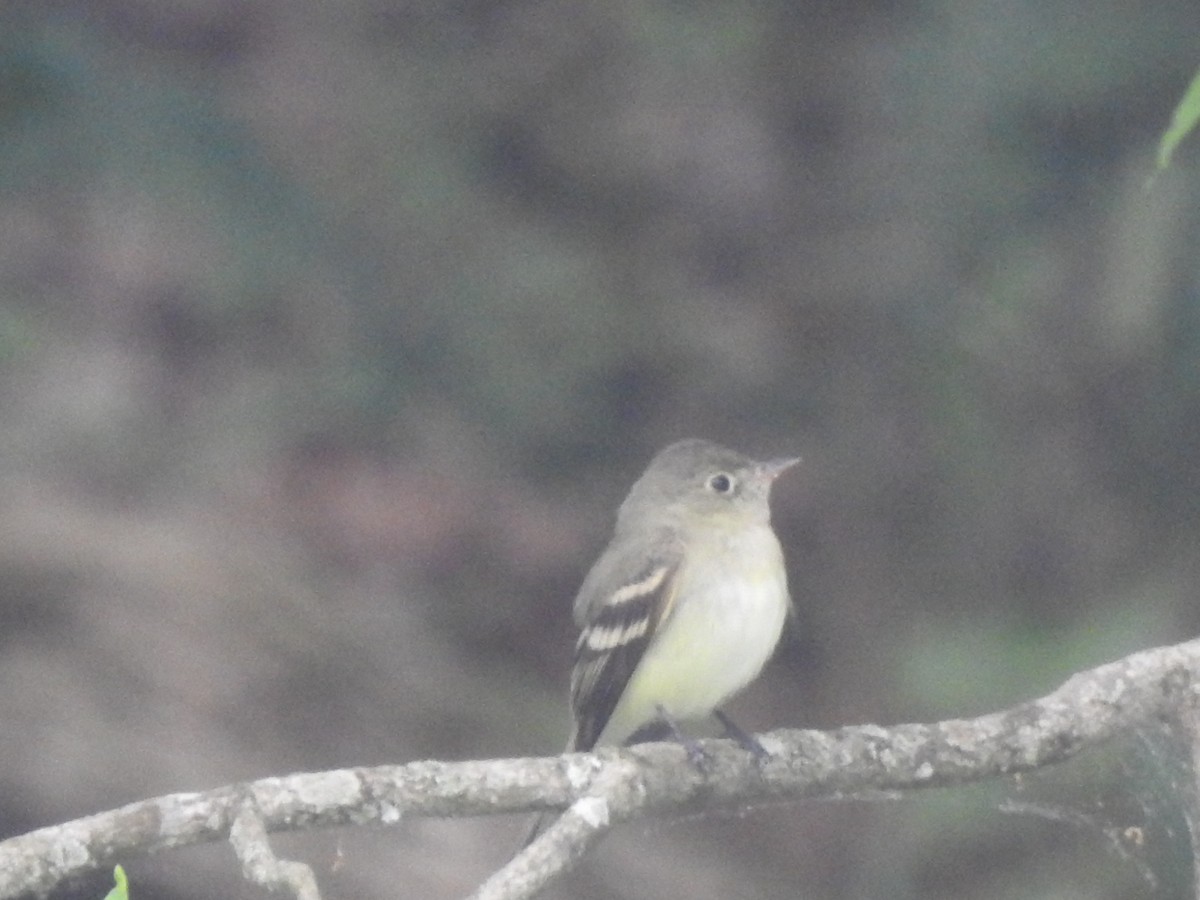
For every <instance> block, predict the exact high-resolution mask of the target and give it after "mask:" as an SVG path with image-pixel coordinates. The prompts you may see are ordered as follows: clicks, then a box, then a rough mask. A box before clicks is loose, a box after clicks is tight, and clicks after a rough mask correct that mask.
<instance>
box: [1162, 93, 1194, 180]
mask: <svg viewBox="0 0 1200 900" xmlns="http://www.w3.org/2000/svg"><path fill="white" fill-rule="evenodd" d="M1197 122H1200V70H1197V72H1196V74H1195V76H1194V77H1193V78H1192V83H1191V84H1189V85H1188V89H1187V90H1186V91H1184V94H1183V99H1182V100H1180V101H1179V105H1178V106H1176V107H1175V112H1174V113H1172V115H1171V124H1170V125H1169V126H1167V130H1166V131H1164V132H1163V136H1162V140H1160V141H1159V144H1158V170H1159V171H1160V172H1161V171H1162V170H1163V169H1165V168H1167V166H1169V165H1170V164H1171V156H1172V154H1174V153H1175V148H1176V147H1178V146H1179V144H1180V142H1181V141H1182V140H1183V139H1184V138H1185V137H1187V136H1188V135H1189V134H1191V133H1192V131H1193V130H1195V128H1196V123H1197Z"/></svg>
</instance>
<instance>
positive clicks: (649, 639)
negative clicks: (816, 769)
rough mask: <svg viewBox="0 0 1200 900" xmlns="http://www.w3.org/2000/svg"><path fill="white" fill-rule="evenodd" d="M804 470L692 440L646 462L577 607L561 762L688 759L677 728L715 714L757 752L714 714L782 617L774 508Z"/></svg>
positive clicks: (754, 746) (754, 672)
mask: <svg viewBox="0 0 1200 900" xmlns="http://www.w3.org/2000/svg"><path fill="white" fill-rule="evenodd" d="M799 461H800V460H799V459H798V458H782V459H771V460H767V461H757V460H755V459H752V458H750V457H749V456H746V455H744V454H742V453H739V452H737V451H735V450H730V449H728V448H726V447H723V446H721V445H719V444H716V443H713V442H712V441H708V440H703V439H699V438H691V439H688V440H683V441H679V442H677V443H674V444H671V445H670V446H668V447H666V448H665V449H663V450H661V451H660V452H659V453H658V454H657V455H656V456H655V457H654V458H653V459H652V460H651V462H650V464H649V466H648V467H647V468H646V470H645V472H644V473H643V474H642V475H641V477H640V478H638V479H637V481H636V482H635V483H634V485H633V487H632V488H631V489H630V491H629V494H628V496H627V497H626V498H625V500H624V501H623V502H622V503H621V505H620V507H619V509H618V510H617V516H616V524H615V527H614V529H613V534H612V538H611V540H610V541H609V543H608V546H607V548H606V549H605V550H604V552H603V553H601V554H600V556H599V558H598V559H597V560H596V562H595V564H594V565H593V566H592V568H591V570H590V571H589V572H588V574H587V575H586V577H585V578H584V579H583V584H582V585H581V587H580V588H579V592H578V594H577V595H576V597H575V601H574V619H575V624H576V625H577V626H578V628H579V637H578V640H577V641H576V644H575V659H574V666H573V668H572V672H571V686H570V705H571V714H572V720H573V728H572V732H571V736H570V740H569V741H568V743H567V751H568V752H573V751H574V752H583V751H589V750H592V749H594V748H596V747H599V746H608V745H621V744H631V743H638V742H641V741H643V740H649V739H657V738H659V737H662V736H668V735H669V736H675V737H677V738H680V739H681V740H683V742H684V744H685V746H688V747H689V756H693V752H692V751H693V750H695V749H696V747H695V743H694V742H690V741H688V740H687V739H686V738H685V737H684V736H683V735H682V732H681V731H680V730H679V727H678V726H679V723H681V722H688V721H696V720H702V719H705V718H708V717H710V716H716V717H717V718H718V719H719V721H720V722H721V723H722V724H723V725H724V726H725V730H726V733H727V734H729V735H730V736H732V737H735V738H736V739H738V740H739V742H740V743H741V744H742V745H743V746H745V747H746V748H747V749H750V750H753V751H754V752H756V753H760V752H763V753H765V751H762V749H761V746H760V745H759V744H758V742H757V741H754V740H753V739H752V738H751V737H750V736H749V735H747V734H746V733H745V732H742V731H741V730H740V729H738V728H737V727H736V726H735V725H734V724H733V722H732V720H730V719H729V718H728V716H725V715H724V714H723V713H722V712H721V711H720V707H721V706H722V705H723V704H724V703H725V702H726V701H727V700H729V699H730V698H731V697H732V696H733V695H735V694H736V693H738V692H739V691H741V690H742V689H743V688H745V687H746V686H747V685H748V684H749V683H750V682H752V681H753V680H754V679H755V678H756V677H757V676H758V675H759V673H760V672H761V671H762V668H763V666H764V665H765V664H766V662H767V661H768V659H769V658H770V657H771V655H772V654H773V653H774V651H775V648H776V646H777V645H778V643H779V639H780V636H781V634H782V632H783V628H784V624H785V622H786V620H787V618H788V615H789V611H790V609H791V600H790V597H789V594H788V586H787V574H786V569H785V566H784V557H783V550H782V548H781V547H780V544H779V540H778V538H777V537H776V535H775V532H774V530H773V529H772V527H771V511H770V504H769V500H770V491H771V485H772V484H773V483H774V482H775V480H776V478H778V477H779V476H780V475H781V474H782V473H783V472H785V471H787V470H788V469H790V468H791V467H792V466H794V465H796V464H797V463H798V462H799ZM547 821H548V820H547V817H546V816H542V817H541V818H540V819H539V821H538V822H537V823H535V826H534V829H533V831H532V832H531V833H530V836H529V840H532V839H533V838H534V837H536V835H537V834H538V833H539V832H540V830H541V829H542V827H544V825H545V824H547ZM527 843H528V840H527Z"/></svg>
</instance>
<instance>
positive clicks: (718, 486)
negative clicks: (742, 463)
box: [708, 472, 735, 494]
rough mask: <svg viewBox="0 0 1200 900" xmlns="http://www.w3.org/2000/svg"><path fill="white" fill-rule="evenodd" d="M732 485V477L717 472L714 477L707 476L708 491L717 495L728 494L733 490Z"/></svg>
mask: <svg viewBox="0 0 1200 900" xmlns="http://www.w3.org/2000/svg"><path fill="white" fill-rule="evenodd" d="M734 483H735V482H734V480H733V476H731V475H726V474H725V473H724V472H717V473H716V474H715V475H710V476H709V479H708V489H709V490H710V491H715V492H716V493H718V494H728V493H729V492H730V491H732V490H733V485H734Z"/></svg>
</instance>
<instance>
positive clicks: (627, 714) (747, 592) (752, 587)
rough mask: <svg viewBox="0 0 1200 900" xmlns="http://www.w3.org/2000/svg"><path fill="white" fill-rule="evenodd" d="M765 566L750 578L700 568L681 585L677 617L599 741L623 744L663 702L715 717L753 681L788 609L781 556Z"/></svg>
mask: <svg viewBox="0 0 1200 900" xmlns="http://www.w3.org/2000/svg"><path fill="white" fill-rule="evenodd" d="M776 553H778V550H777V545H776ZM760 571H761V572H762V577H759V578H756V579H752V580H747V579H730V578H729V577H728V575H727V573H725V576H726V577H716V578H707V579H704V578H703V576H704V575H706V574H711V573H704V572H701V573H697V575H698V576H700V577H699V578H696V577H694V578H692V579H691V581H690V583H686V584H681V588H680V595H679V597H678V599H677V601H676V603H675V606H674V609H673V612H672V615H671V619H670V620H669V621H668V622H667V623H665V625H664V627H663V628H661V629H660V632H659V634H658V635H657V636H656V638H655V639H654V640H653V641H652V642H651V644H650V646H649V647H648V648H647V650H646V653H645V655H644V656H643V657H642V660H641V662H640V663H639V664H638V667H637V669H636V670H635V671H634V673H633V676H632V677H631V678H630V680H629V684H628V686H627V687H626V690H625V692H624V694H623V695H622V696H621V699H620V701H619V702H618V703H617V706H616V708H615V709H614V710H613V714H612V716H611V717H610V719H609V721H608V724H607V725H606V726H605V728H604V731H603V732H602V733H601V735H600V740H599V742H598V743H600V744H617V743H621V742H622V741H624V740H625V739H626V738H628V737H629V736H630V735H631V734H632V733H633V732H635V731H636V730H637V729H638V728H640V727H642V726H643V725H645V724H647V723H648V722H651V721H653V720H654V719H656V718H658V715H659V708H660V707H661V708H662V709H664V710H665V711H666V712H667V714H668V715H669V716H670V717H671V718H672V719H673V720H677V721H687V720H694V719H701V718H704V717H706V716H709V715H711V714H712V711H713V710H714V709H715V708H717V707H718V706H720V705H721V704H722V703H724V702H725V701H726V700H728V699H729V698H730V697H731V696H733V695H734V694H736V693H737V692H738V691H740V690H741V689H742V688H744V687H745V686H746V685H748V684H749V683H750V682H751V681H753V680H754V678H755V677H756V676H757V675H758V674H759V672H760V671H761V670H762V667H763V665H764V664H765V663H766V662H767V660H768V659H769V658H770V656H771V654H772V653H773V652H774V650H775V646H776V645H777V644H778V643H779V636H780V634H781V632H782V630H783V624H784V621H785V619H786V618H787V609H788V596H787V584H786V581H785V578H784V575H783V567H782V560H781V559H780V560H779V564H778V565H770V566H763V567H760ZM716 584H721V585H723V587H721V588H719V589H717V588H714V585H716Z"/></svg>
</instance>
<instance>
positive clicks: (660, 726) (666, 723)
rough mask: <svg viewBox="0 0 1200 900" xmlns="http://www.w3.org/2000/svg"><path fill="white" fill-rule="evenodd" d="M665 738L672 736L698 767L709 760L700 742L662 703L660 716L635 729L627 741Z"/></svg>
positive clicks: (702, 766)
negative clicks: (679, 724) (685, 730)
mask: <svg viewBox="0 0 1200 900" xmlns="http://www.w3.org/2000/svg"><path fill="white" fill-rule="evenodd" d="M664 738H670V739H672V740H674V741H675V742H676V743H678V744H679V745H680V746H682V747H683V749H684V751H685V752H686V753H687V757H688V761H689V762H690V763H691V764H692V765H693V766H695V767H696V768H697V769H703V768H704V766H705V763H707V762H708V755H707V754H706V753H705V752H704V750H703V749H701V747H700V742H699V741H697V740H696V739H695V738H693V737H688V736H687V735H686V734H684V733H683V731H682V730H681V729H680V728H679V726H678V725H677V724H675V720H674V719H672V718H671V715H670V714H669V713H668V712H667V711H666V709H664V708H663V707H662V706H661V705H659V707H658V718H657V719H656V720H654V721H653V722H650V723H649V724H646V725H643V726H642V727H641V728H639V729H638V730H637V731H635V732H634V733H633V735H632V736H631V737H630V738H629V740H627V741H626V742H625V743H626V744H640V743H645V742H646V741H657V740H662V739H664Z"/></svg>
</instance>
